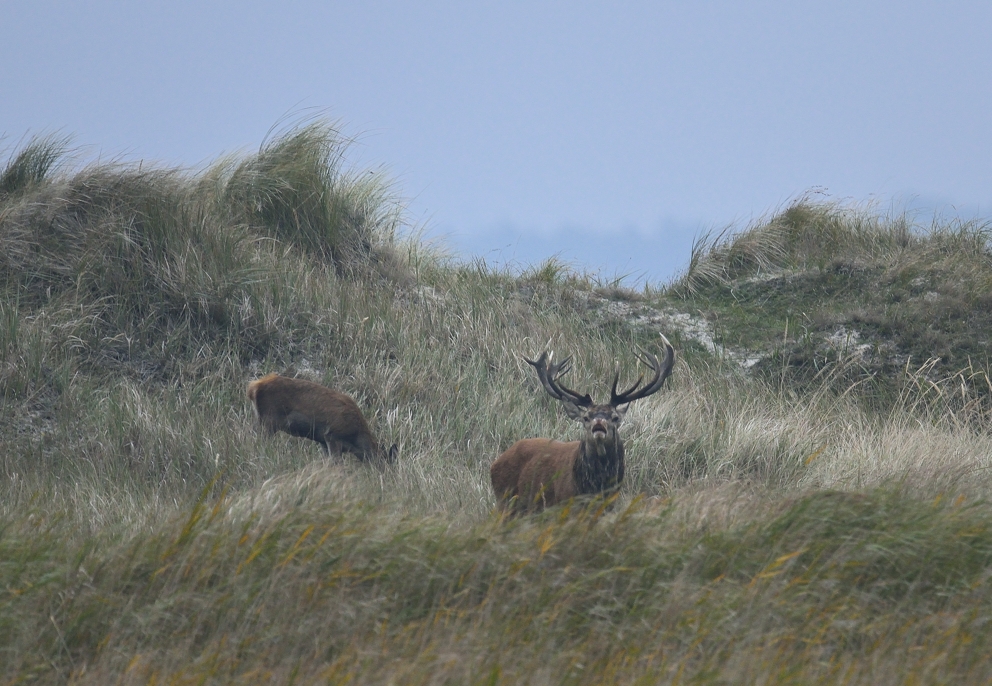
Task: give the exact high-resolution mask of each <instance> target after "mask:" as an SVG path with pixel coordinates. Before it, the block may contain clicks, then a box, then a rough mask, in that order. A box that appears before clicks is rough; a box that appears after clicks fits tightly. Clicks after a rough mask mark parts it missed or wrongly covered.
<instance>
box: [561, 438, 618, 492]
mask: <svg viewBox="0 0 992 686" xmlns="http://www.w3.org/2000/svg"><path fill="white" fill-rule="evenodd" d="M623 471H624V463H623V441H621V440H620V437H619V436H614V437H613V440H606V441H597V440H596V439H594V438H592V437H591V436H586V437H585V438H584V439H582V441H581V443H580V445H579V458H578V459H577V460H576V461H575V467H574V470H573V476H574V477H575V484H576V486H577V487H578V491H579V493H601V492H603V491H609V490H612V489H615V488H617V487H618V486H619V485H620V482H621V481H623Z"/></svg>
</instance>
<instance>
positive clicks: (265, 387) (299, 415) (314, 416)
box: [248, 374, 397, 462]
mask: <svg viewBox="0 0 992 686" xmlns="http://www.w3.org/2000/svg"><path fill="white" fill-rule="evenodd" d="M248 399H249V400H251V401H252V402H253V403H254V405H255V411H256V412H257V413H258V421H259V423H260V424H261V425H262V426H263V427H265V429H266V430H268V432H269V433H272V434H274V433H276V432H277V431H285V432H286V433H288V434H289V435H290V436H298V437H300V438H309V439H310V440H311V441H316V442H317V443H320V444H321V445H322V446H323V447H324V450H325V452H327V453H328V454H330V453H336V454H340V453H342V452H344V451H345V450H347V451H349V452H351V453H354V454H355V455H356V456H357V457H358V458H359V459H360V460H362V461H368V460H386V461H387V462H392V461H394V460H395V459H396V452H397V448H396V445H393V446H391V447H390V448H389V450H383V449H382V448H381V447H380V446H379V442H378V441H376V439H375V436H374V435H373V434H372V432H371V431H370V430H369V425H368V422H366V421H365V417H364V416H363V415H362V411H361V410H359V409H358V405H357V404H356V403H355V401H354V400H353V399H352V398H351V397H350V396H348V395H345V394H344V393H341V392H339V391H335V390H333V389H331V388H327V387H326V386H321V385H320V384H316V383H313V382H311V381H306V380H304V379H291V378H289V377H286V376H279V375H278V374H267V375H265V376H263V377H262V378H261V379H256V380H255V381H252V382H251V383H249V384H248Z"/></svg>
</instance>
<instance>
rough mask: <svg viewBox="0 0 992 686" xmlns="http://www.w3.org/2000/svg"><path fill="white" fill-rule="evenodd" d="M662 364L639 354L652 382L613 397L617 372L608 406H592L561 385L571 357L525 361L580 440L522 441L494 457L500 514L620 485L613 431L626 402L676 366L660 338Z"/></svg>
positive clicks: (618, 445) (653, 387)
mask: <svg viewBox="0 0 992 686" xmlns="http://www.w3.org/2000/svg"><path fill="white" fill-rule="evenodd" d="M661 340H662V341H663V342H664V347H665V359H664V360H663V361H662V362H660V363H659V362H658V358H657V357H655V356H654V355H652V354H650V353H648V352H644V353H643V357H641V358H640V359H641V360H642V361H643V362H644V363H645V364H647V365H648V366H649V367H651V369H652V370H653V371H654V377H653V378H652V379H651V381H649V382H648V383H647V384H646V385H644V386H641V381H643V380H644V375H643V374H642V375H641V377H640V378H639V379H638V380H637V383H635V384H634V385H633V386H631V387H630V388H628V389H627V390H626V391H623V392H622V393H617V382H618V381H619V380H620V373H619V372H617V375H616V376H615V377H614V379H613V390H612V392H611V397H610V402H609V403H607V404H605V405H597V404H596V403H594V402H593V401H592V398H591V397H590V396H589V394H588V393H587V394H585V395H582V394H580V393H577V392H576V391H573V390H571V389H569V388H566V387H565V386H563V385H562V384H561V382H560V378H561V377H562V376H564V375H565V374H566V373H567V372H568V370H569V369H570V364H569V362H570V360H571V359H572V358H571V357H566V358H565V359H564V360H562V361H561V362H559V363H557V364H549V362H550V359H551V357H550V356H549V355H548V353H547V352H545V353H543V354H542V355H541V357H540V358H538V359H537V360H536V361H534V360H528V359H527V358H526V357H525V358H524V360H525V361H526V362H527V363H528V364H530V365H531V366H533V367H534V369H536V370H537V376H538V377H539V378H540V379H541V385H543V386H544V389H545V390H546V391H547V392H548V393H549V394H550V395H551V397H552V398H555V399H556V400H560V401H561V402H562V403H563V404H564V406H565V412H566V413H567V414H568V416H569V417H571V418H572V419H575V420H577V421H579V422H582V425H583V427H584V428H585V436H583V437H582V440H581V441H572V442H571V443H561V442H559V441H552V440H550V439H547V438H527V439H524V440H522V441H517V442H516V443H514V444H513V445H511V446H510V447H509V448H508V449H507V450H506V452H504V453H503V454H502V455H500V456H499V457H498V458H496V461H495V462H493V464H492V467H490V469H489V474H490V476H491V477H492V482H493V490H494V491H495V492H496V497H497V498H498V499H499V500H500V504H501V505H502V507H503V508H504V509H515V510H541V509H543V508H545V507H549V506H551V505H556V504H558V503H561V502H564V501H566V500H568V499H570V498H574V497H575V496H578V495H589V494H596V493H604V492H609V491H614V490H616V489H617V488H619V487H620V482H621V481H623V470H624V464H623V456H624V451H623V441H621V440H620V435H619V433H618V432H617V429H618V428H619V427H620V423H621V422H622V421H623V417H624V414H626V412H627V408H628V407H629V406H630V403H632V402H634V401H635V400H640V399H641V398H646V397H647V396H649V395H651V394H652V393H656V392H657V391H658V389H660V388H661V385H662V384H663V383H664V382H665V379H667V378H668V376H669V375H670V374H671V373H672V367H673V366H674V365H675V349H674V348H672V345H671V343H669V342H668V339H667V338H665V337H664V336H662V337H661Z"/></svg>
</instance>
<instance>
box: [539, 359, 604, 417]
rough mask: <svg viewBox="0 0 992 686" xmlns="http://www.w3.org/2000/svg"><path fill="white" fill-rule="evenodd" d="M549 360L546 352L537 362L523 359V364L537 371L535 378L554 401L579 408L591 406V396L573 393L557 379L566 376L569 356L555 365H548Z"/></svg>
mask: <svg viewBox="0 0 992 686" xmlns="http://www.w3.org/2000/svg"><path fill="white" fill-rule="evenodd" d="M550 360H551V356H550V355H548V353H547V351H545V352H543V353H541V356H540V357H539V358H537V360H528V359H527V358H526V357H525V358H524V362H526V363H527V364H529V365H530V366H532V367H533V368H534V369H536V370H537V376H538V378H539V379H540V380H541V385H542V386H544V390H546V391H547V392H548V394H549V395H550V396H551V397H553V398H554V399H556V400H561V401H562V402H566V403H572V404H573V405H578V406H579V407H589V406H590V405H592V404H593V402H592V396H590V395H589V394H588V393H586V394H584V395H583V394H581V393H579V392H578V391H573V390H572V389H571V388H568V387H567V386H563V385H562V384H561V382H560V381H559V379H560V378H561V377H562V376H564V375H565V374H567V373H568V372H569V370H570V369H571V368H572V365H571V362H572V357H571V355H570V356H568V357H566V358H565V359H564V360H562V361H561V362H558V363H556V364H552V365H550V366H549V365H548V362H549V361H550Z"/></svg>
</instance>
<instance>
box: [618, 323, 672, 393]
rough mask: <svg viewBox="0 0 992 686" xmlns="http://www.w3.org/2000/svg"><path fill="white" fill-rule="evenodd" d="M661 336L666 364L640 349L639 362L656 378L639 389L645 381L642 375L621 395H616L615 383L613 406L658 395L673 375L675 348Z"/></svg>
mask: <svg viewBox="0 0 992 686" xmlns="http://www.w3.org/2000/svg"><path fill="white" fill-rule="evenodd" d="M659 335H661V340H662V343H663V345H664V346H665V360H664V362H661V363H659V362H658V358H657V357H656V356H655V355H653V354H651V353H649V352H648V351H646V350H644V349H643V348H641V349H639V351H638V353H639V354H638V355H637V358H638V359H639V360H641V361H642V362H643V363H644V364H646V365H647V366H649V367H651V369H653V370H654V378H652V379H651V380H650V381H649V382H648V383H647V385H646V386H644V387H643V388H640V389H639V388H638V386H640V384H641V381H642V380H643V379H644V375H643V374H642V375H641V377H640V378H639V379H638V380H637V383H635V384H634V385H633V386H631V387H630V388H628V389H627V390H626V391H624V392H623V393H620V394H619V395H618V394H617V393H616V383H615V382H614V386H613V389H614V392H613V394H612V395H613V399H612V400H611V401H610V404H611V405H613V406H616V405H626V404H627V403H632V402H634V401H635V400H640V399H641V398H646V397H647V396H649V395H651V394H652V393H657V392H658V389H660V388H661V385H662V384H663V383H665V379H667V378H668V376H669V375H670V374H671V373H672V368H673V367H674V366H675V348H673V347H672V344H671V343H669V342H668V339H667V338H665V336H664V335H663V334H659Z"/></svg>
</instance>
